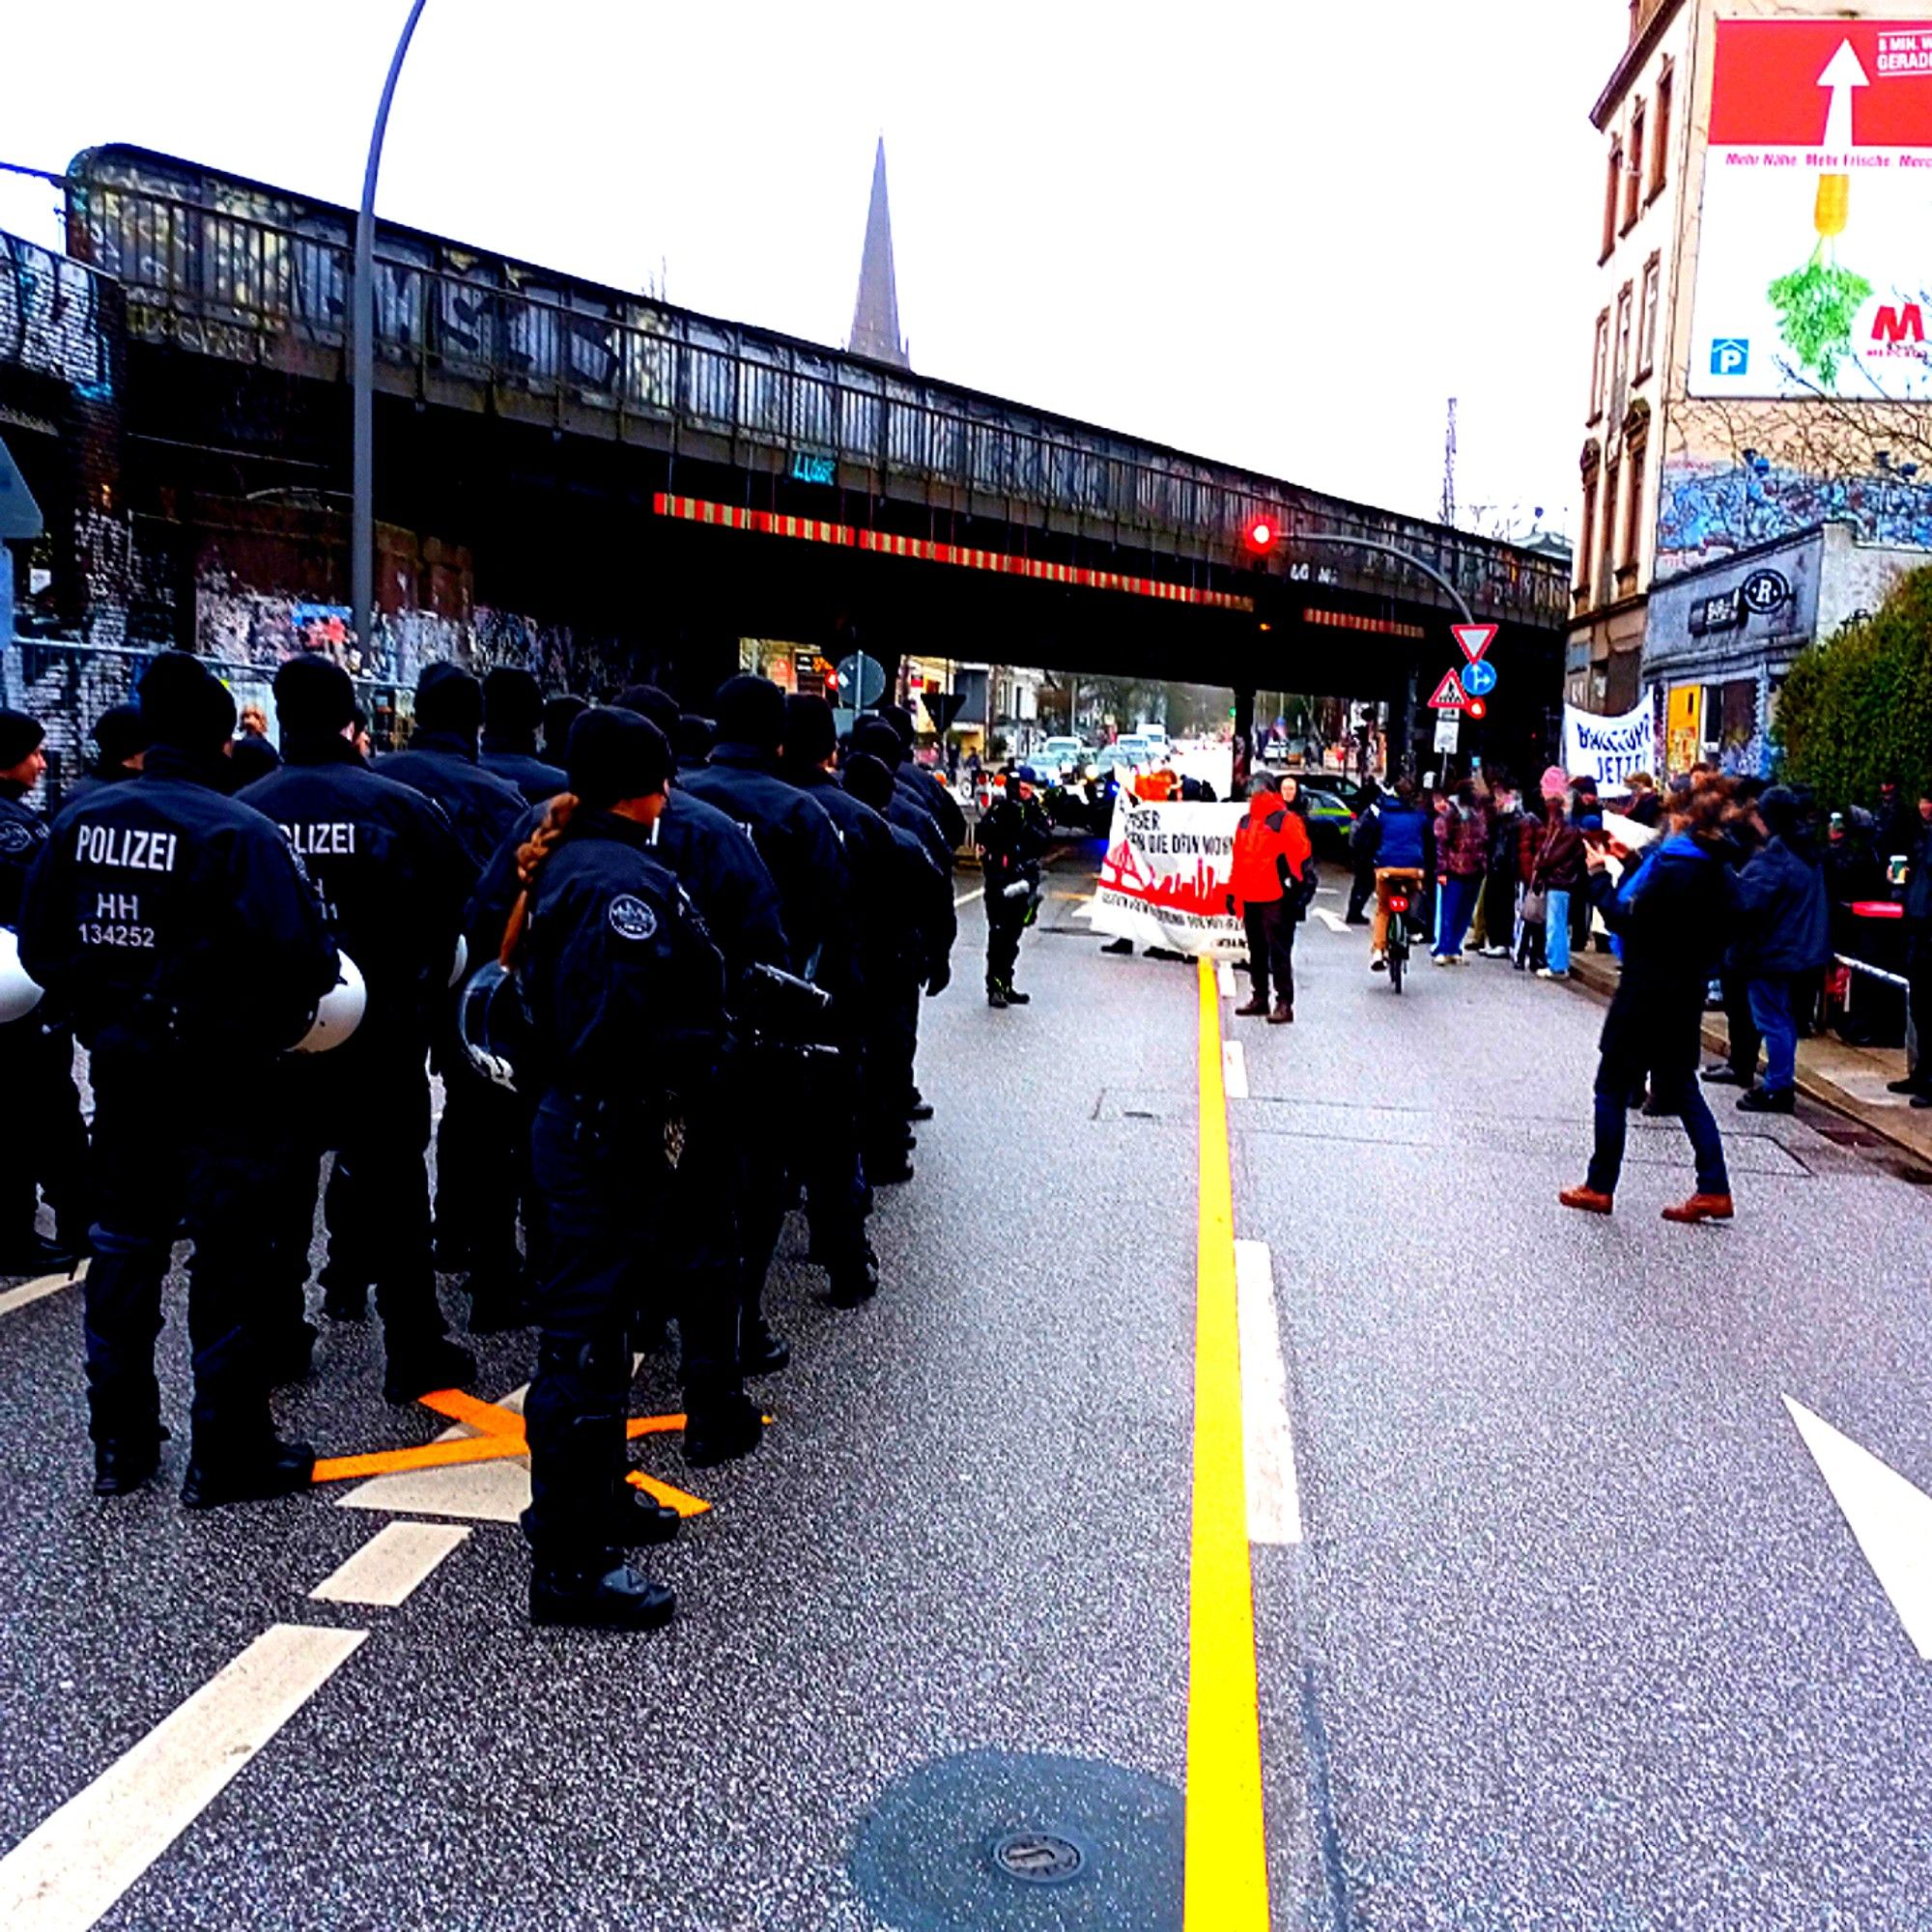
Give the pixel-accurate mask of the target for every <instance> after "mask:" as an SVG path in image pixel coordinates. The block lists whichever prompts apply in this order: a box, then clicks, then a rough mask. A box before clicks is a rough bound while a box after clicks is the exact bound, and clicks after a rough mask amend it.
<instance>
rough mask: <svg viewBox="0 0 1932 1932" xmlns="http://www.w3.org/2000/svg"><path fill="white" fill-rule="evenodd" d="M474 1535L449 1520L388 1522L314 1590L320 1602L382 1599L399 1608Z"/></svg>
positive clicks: (376, 1601) (382, 1602) (379, 1601)
mask: <svg viewBox="0 0 1932 1932" xmlns="http://www.w3.org/2000/svg"><path fill="white" fill-rule="evenodd" d="M468 1539H469V1531H468V1530H467V1529H459V1528H458V1527H457V1526H456V1525H455V1524H454V1523H448V1522H391V1523H385V1524H384V1526H383V1527H382V1528H381V1529H380V1530H378V1531H377V1532H376V1534H375V1535H374V1536H372V1537H371V1538H370V1539H369V1541H368V1542H367V1543H365V1544H364V1545H363V1546H362V1548H360V1549H358V1550H356V1552H355V1555H353V1556H352V1557H350V1558H349V1560H348V1561H347V1562H346V1563H343V1564H341V1565H340V1566H339V1567H338V1568H337V1569H335V1570H333V1571H331V1572H330V1573H329V1575H328V1576H327V1577H324V1578H323V1579H322V1581H321V1582H320V1583H318V1584H317V1585H316V1586H315V1588H314V1589H313V1590H311V1591H310V1592H309V1595H310V1596H311V1597H313V1598H314V1599H315V1601H316V1602H317V1603H319V1604H380V1605H382V1606H383V1607H384V1609H390V1610H393V1609H394V1608H395V1607H396V1605H398V1604H401V1603H405V1602H407V1601H408V1599H409V1597H410V1595H411V1594H412V1592H413V1591H414V1589H415V1587H416V1585H417V1584H418V1583H420V1582H421V1581H422V1580H423V1578H424V1577H427V1576H428V1575H429V1573H430V1572H431V1571H432V1570H434V1569H435V1568H436V1566H437V1565H438V1564H439V1563H440V1562H441V1561H442V1559H443V1558H444V1557H445V1556H447V1555H449V1554H450V1552H451V1551H452V1550H454V1549H456V1548H459V1547H460V1546H461V1545H462V1544H464V1543H465V1542H466V1541H468Z"/></svg>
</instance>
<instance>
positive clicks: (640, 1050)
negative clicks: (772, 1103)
mask: <svg viewBox="0 0 1932 1932" xmlns="http://www.w3.org/2000/svg"><path fill="white" fill-rule="evenodd" d="M649 840H650V832H649V829H648V828H647V827H645V826H641V825H638V824H634V823H633V822H632V821H631V820H629V819H626V818H620V817H618V816H617V815H616V814H615V813H614V812H609V811H600V810H593V809H592V808H590V807H582V808H580V810H579V811H578V813H577V815H576V816H575V817H574V818H573V819H572V821H571V825H570V829H569V831H568V832H567V833H566V835H565V836H564V837H563V838H562V839H561V840H559V841H558V843H557V844H556V845H554V847H553V848H552V849H551V852H550V855H549V856H548V857H547V858H546V859H545V860H544V862H543V864H542V866H541V867H539V868H538V870H537V876H536V882H535V884H534V885H533V886H532V887H531V889H530V897H529V906H528V910H527V913H526V923H525V926H524V931H523V938H522V942H521V944H520V946H519V948H518V951H517V955H516V959H515V962H514V964H515V967H516V971H517V975H518V978H519V980H520V981H521V982H522V985H523V988H524V996H525V999H526V1003H527V1005H528V1008H529V1013H530V1019H531V1023H532V1027H533V1030H534V1036H535V1041H536V1046H537V1052H538V1057H539V1061H540V1064H541V1065H542V1069H543V1073H544V1078H545V1081H546V1084H548V1085H549V1086H551V1087H553V1088H556V1089H559V1090H561V1091H563V1092H565V1093H571V1094H585V1095H590V1096H593V1097H596V1098H600V1099H608V1100H611V1101H616V1102H621V1101H625V1100H633V1099H635V1100H639V1101H645V1100H649V1099H651V1098H652V1097H654V1096H657V1095H661V1094H665V1093H667V1092H683V1093H693V1092H696V1091H697V1086H696V1083H700V1082H702V1081H703V1080H705V1079H706V1078H708V1077H709V1075H710V1073H711V1071H712V1069H713V1067H714V1066H715V1065H716V1062H717V1056H718V1053H719V1050H720V1047H721V1045H722V1042H723V1038H724V1034H725V962H724V958H723V956H722V955H721V954H720V952H719V951H718V949H717V948H716V947H715V946H714V945H712V943H711V938H710V935H709V933H708V932H707V931H706V930H705V926H704V922H703V920H702V919H701V918H700V917H699V916H698V913H697V911H696V907H694V906H693V904H692V903H691V900H690V899H689V897H687V896H686V895H685V894H684V893H683V892H682V891H680V890H679V887H678V883H677V880H676V878H675V877H674V876H673V874H672V873H671V871H670V868H669V867H667V866H665V865H663V864H661V863H660V862H659V861H658V860H657V859H656V858H655V857H653V856H652V852H651V847H650V842H649Z"/></svg>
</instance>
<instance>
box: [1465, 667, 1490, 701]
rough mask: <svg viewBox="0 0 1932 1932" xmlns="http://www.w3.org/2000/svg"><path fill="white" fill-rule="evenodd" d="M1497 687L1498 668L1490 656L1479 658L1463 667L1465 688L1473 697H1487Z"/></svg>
mask: <svg viewBox="0 0 1932 1932" xmlns="http://www.w3.org/2000/svg"><path fill="white" fill-rule="evenodd" d="M1495 688H1496V668H1495V666H1494V665H1492V663H1491V662H1490V661H1489V659H1488V658H1478V659H1477V660H1476V662H1475V663H1474V664H1472V665H1465V666H1464V667H1463V690H1464V691H1466V692H1467V693H1468V694H1469V696H1471V697H1487V696H1489V695H1490V693H1491V692H1492V691H1493V690H1494V689H1495Z"/></svg>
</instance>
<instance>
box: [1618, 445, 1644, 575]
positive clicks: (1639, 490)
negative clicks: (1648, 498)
mask: <svg viewBox="0 0 1932 1932" xmlns="http://www.w3.org/2000/svg"><path fill="white" fill-rule="evenodd" d="M1642 527H1643V452H1642V451H1641V450H1633V451H1632V452H1631V458H1630V507H1629V510H1628V511H1627V512H1626V514H1625V517H1624V556H1623V565H1622V567H1623V568H1624V569H1625V570H1634V569H1635V568H1636V560H1637V555H1638V553H1639V551H1640V550H1641V549H1642V543H1643V539H1642V536H1641V534H1640V533H1641V530H1642Z"/></svg>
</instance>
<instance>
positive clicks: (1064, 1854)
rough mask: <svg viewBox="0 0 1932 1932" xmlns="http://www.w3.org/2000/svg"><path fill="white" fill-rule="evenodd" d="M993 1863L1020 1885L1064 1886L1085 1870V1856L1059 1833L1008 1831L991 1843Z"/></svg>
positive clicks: (1063, 1834)
mask: <svg viewBox="0 0 1932 1932" xmlns="http://www.w3.org/2000/svg"><path fill="white" fill-rule="evenodd" d="M993 1862H994V1863H995V1864H996V1865H998V1866H999V1868H1000V1869H1001V1870H1002V1871H1003V1872H1005V1873H1006V1875H1007V1876H1008V1877H1009V1878H1016V1879H1018V1880H1019V1881H1020V1883H1021V1884H1022V1885H1065V1883H1066V1881H1067V1880H1068V1879H1070V1878H1078V1877H1079V1876H1080V1874H1081V1873H1082V1872H1083V1871H1085V1870H1086V1869H1087V1854H1086V1852H1085V1851H1084V1850H1083V1849H1082V1848H1081V1845H1080V1843H1079V1841H1078V1840H1077V1839H1075V1838H1069V1837H1067V1836H1066V1835H1065V1833H1061V1832H1009V1833H1007V1835H1006V1836H1005V1837H1004V1838H996V1839H995V1840H994V1841H993Z"/></svg>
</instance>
